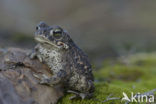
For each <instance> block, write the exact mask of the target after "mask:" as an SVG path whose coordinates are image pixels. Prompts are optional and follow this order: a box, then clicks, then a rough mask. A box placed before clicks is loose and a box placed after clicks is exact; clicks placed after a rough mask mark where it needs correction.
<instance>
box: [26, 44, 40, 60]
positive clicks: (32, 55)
mask: <svg viewBox="0 0 156 104" xmlns="http://www.w3.org/2000/svg"><path fill="white" fill-rule="evenodd" d="M38 48H39V45H36V46H35V48H34V49H33V50H32V51H31V52H30V53H28V56H29V57H30V58H31V59H34V58H38V59H39V61H40V62H43V58H42V56H41V55H39V54H37V51H38Z"/></svg>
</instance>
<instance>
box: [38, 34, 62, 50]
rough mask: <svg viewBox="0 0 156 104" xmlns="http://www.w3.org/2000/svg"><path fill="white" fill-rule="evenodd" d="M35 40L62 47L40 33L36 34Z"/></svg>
mask: <svg viewBox="0 0 156 104" xmlns="http://www.w3.org/2000/svg"><path fill="white" fill-rule="evenodd" d="M35 40H36V41H37V42H39V43H42V44H49V45H52V46H54V47H56V48H61V47H60V46H57V45H55V44H54V43H52V42H51V41H49V40H48V39H46V38H45V37H43V36H39V35H38V36H35Z"/></svg>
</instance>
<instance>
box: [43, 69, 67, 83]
mask: <svg viewBox="0 0 156 104" xmlns="http://www.w3.org/2000/svg"><path fill="white" fill-rule="evenodd" d="M66 75H67V73H66V72H65V71H64V70H60V71H59V72H58V73H56V74H54V75H53V76H52V77H50V78H48V77H47V76H45V75H44V76H43V78H42V79H41V82H40V84H46V85H50V86H53V85H56V84H58V83H60V82H64V79H65V77H66Z"/></svg>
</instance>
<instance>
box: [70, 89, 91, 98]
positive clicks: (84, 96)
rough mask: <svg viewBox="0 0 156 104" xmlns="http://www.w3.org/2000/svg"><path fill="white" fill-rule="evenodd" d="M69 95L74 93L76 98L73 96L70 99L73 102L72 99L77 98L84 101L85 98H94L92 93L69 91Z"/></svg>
mask: <svg viewBox="0 0 156 104" xmlns="http://www.w3.org/2000/svg"><path fill="white" fill-rule="evenodd" d="M67 92H68V93H73V94H75V95H74V96H71V97H70V98H69V99H70V100H72V99H76V98H81V99H82V100H83V99H85V98H91V97H92V96H93V94H92V93H79V92H76V91H72V90H68V91H67Z"/></svg>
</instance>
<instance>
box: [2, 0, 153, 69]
mask: <svg viewBox="0 0 156 104" xmlns="http://www.w3.org/2000/svg"><path fill="white" fill-rule="evenodd" d="M40 21H45V22H46V23H48V24H49V25H60V26H62V27H63V28H64V29H66V30H67V31H68V32H69V33H70V35H71V37H72V38H73V40H74V41H75V42H76V43H77V44H78V45H79V47H80V48H82V49H83V50H84V51H85V52H87V53H88V55H89V57H90V59H91V61H92V63H93V64H95V66H98V67H99V66H101V65H102V62H103V61H104V60H106V59H108V58H115V57H119V56H124V55H128V54H134V53H137V52H151V51H155V50H156V1H155V0H150V1H149V0H0V47H11V46H14V47H22V48H28V49H32V48H33V47H34V45H35V42H34V40H33V34H34V31H35V26H36V24H38V23H39V22H40Z"/></svg>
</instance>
